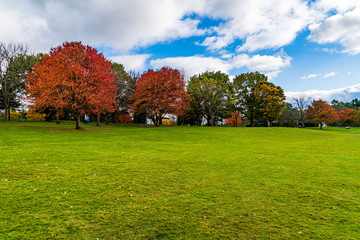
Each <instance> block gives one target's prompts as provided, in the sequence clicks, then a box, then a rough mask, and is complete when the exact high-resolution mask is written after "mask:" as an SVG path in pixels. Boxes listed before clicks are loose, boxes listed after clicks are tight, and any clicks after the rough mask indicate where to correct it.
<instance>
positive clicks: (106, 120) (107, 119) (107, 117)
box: [105, 114, 109, 125]
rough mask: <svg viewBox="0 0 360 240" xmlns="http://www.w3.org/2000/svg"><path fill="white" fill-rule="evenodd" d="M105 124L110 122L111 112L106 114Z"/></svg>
mask: <svg viewBox="0 0 360 240" xmlns="http://www.w3.org/2000/svg"><path fill="white" fill-rule="evenodd" d="M105 124H106V125H108V124H109V114H106V116H105Z"/></svg>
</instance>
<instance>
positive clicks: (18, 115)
mask: <svg viewBox="0 0 360 240" xmlns="http://www.w3.org/2000/svg"><path fill="white" fill-rule="evenodd" d="M20 117H21V113H20V112H17V111H15V110H11V111H10V118H20Z"/></svg>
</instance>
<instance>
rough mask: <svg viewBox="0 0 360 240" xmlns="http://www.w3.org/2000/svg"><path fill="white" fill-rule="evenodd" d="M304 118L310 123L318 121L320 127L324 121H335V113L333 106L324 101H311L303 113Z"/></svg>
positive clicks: (328, 122) (327, 122)
mask: <svg viewBox="0 0 360 240" xmlns="http://www.w3.org/2000/svg"><path fill="white" fill-rule="evenodd" d="M305 118H306V119H307V120H308V121H309V122H311V123H319V124H320V129H322V126H323V124H324V123H326V124H330V123H333V122H336V120H337V113H336V111H335V109H334V108H333V107H331V106H330V105H329V104H327V103H326V102H325V101H322V100H318V101H313V102H312V104H311V106H309V107H308V109H307V110H306V113H305Z"/></svg>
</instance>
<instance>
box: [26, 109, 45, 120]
mask: <svg viewBox="0 0 360 240" xmlns="http://www.w3.org/2000/svg"><path fill="white" fill-rule="evenodd" d="M45 117H46V114H45V113H37V112H35V111H33V110H28V111H25V118H26V119H32V120H45Z"/></svg>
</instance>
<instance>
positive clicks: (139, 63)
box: [109, 54, 151, 72]
mask: <svg viewBox="0 0 360 240" xmlns="http://www.w3.org/2000/svg"><path fill="white" fill-rule="evenodd" d="M150 56H151V55H150V54H138V55H122V56H113V57H110V58H109V59H110V60H111V61H113V62H116V63H120V64H122V65H123V66H124V68H125V70H126V71H130V70H135V71H138V72H141V71H144V70H145V68H146V61H147V60H148V58H149V57H150Z"/></svg>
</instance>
